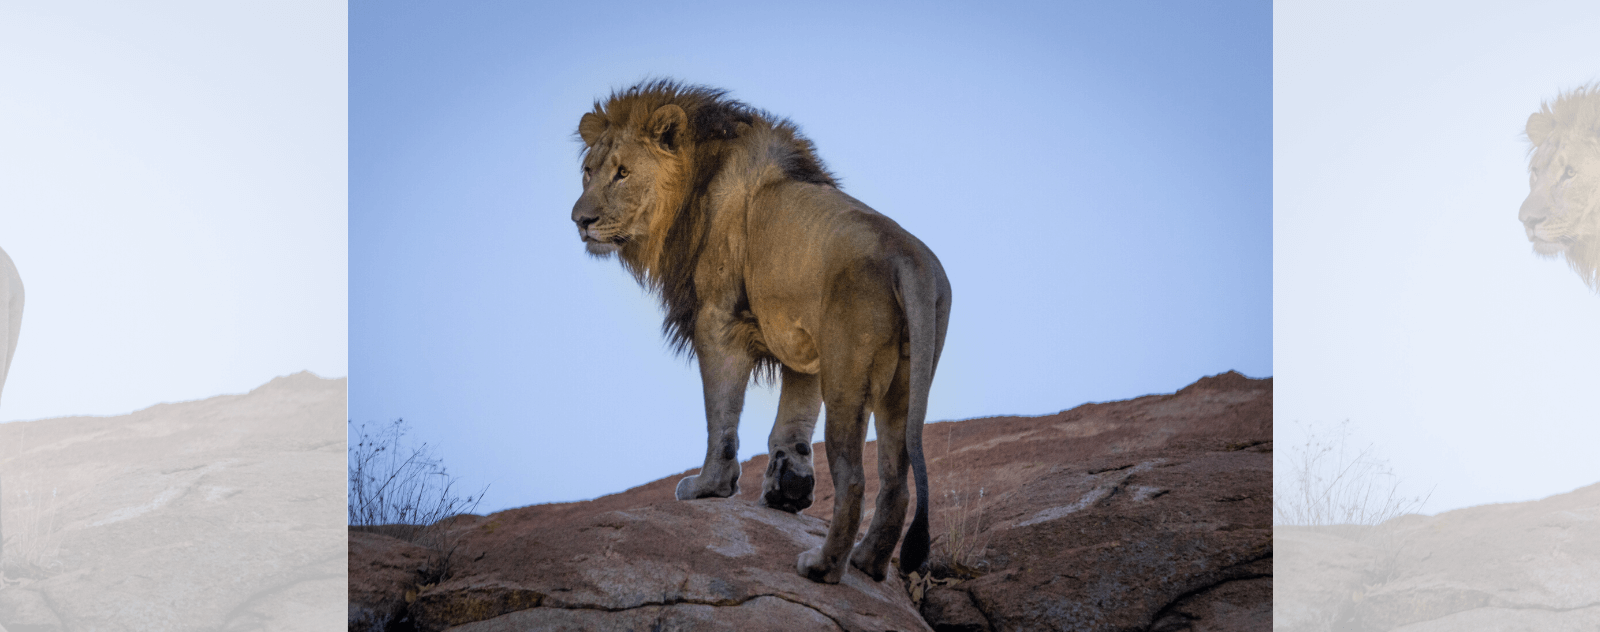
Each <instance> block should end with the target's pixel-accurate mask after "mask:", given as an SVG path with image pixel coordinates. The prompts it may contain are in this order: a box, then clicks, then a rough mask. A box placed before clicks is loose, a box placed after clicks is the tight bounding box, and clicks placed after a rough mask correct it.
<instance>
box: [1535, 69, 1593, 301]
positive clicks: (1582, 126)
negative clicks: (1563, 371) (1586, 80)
mask: <svg viewBox="0 0 1600 632" xmlns="http://www.w3.org/2000/svg"><path fill="white" fill-rule="evenodd" d="M1527 135H1528V141H1529V142H1530V143H1532V144H1533V147H1532V158H1531V159H1530V160H1529V162H1528V171H1529V175H1528V188H1529V189H1530V191H1529V193H1528V198H1527V199H1526V200H1524V201H1523V202H1522V209H1521V210H1520V211H1519V212H1518V213H1517V219H1519V220H1521V221H1522V225H1523V228H1524V230H1526V231H1527V235H1528V241H1530V242H1533V250H1534V252H1536V253H1538V254H1539V255H1541V256H1545V257H1554V256H1556V255H1563V256H1565V257H1566V258H1567V263H1568V264H1570V265H1571V266H1572V269H1573V270H1574V271H1576V272H1577V273H1578V276H1580V277H1582V278H1583V281H1584V283H1587V284H1588V285H1589V287H1591V288H1595V289H1597V290H1600V84H1597V85H1590V86H1586V87H1582V88H1578V89H1576V90H1573V91H1572V92H1568V93H1566V94H1563V95H1561V98H1559V99H1557V100H1556V101H1555V102H1554V103H1545V104H1543V105H1542V106H1541V107H1540V109H1539V111H1538V112H1535V113H1534V114H1533V115H1532V116H1529V117H1528V125H1527Z"/></svg>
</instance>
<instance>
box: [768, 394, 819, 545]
mask: <svg viewBox="0 0 1600 632" xmlns="http://www.w3.org/2000/svg"><path fill="white" fill-rule="evenodd" d="M782 373H783V392H782V394H780V395H779V396H778V419H777V421H776V422H774V423H773V425H772V435H771V436H769V437H768V438H767V471H766V475H765V476H764V477H763V478H762V481H761V499H760V500H759V501H757V502H759V503H760V504H761V505H762V506H763V507H771V508H773V509H782V510H784V511H787V512H789V513H798V512H799V511H800V510H802V509H805V508H806V507H810V506H811V502H812V500H813V497H812V490H813V489H814V488H815V487H816V469H815V467H814V466H813V465H812V456H811V434H812V431H814V430H815V429H816V427H817V412H818V411H819V410H821V408H822V390H821V388H820V380H819V379H818V378H817V376H816V375H809V374H806V373H801V372H799V371H795V370H792V369H790V368H789V367H783V371H782Z"/></svg>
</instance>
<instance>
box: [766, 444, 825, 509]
mask: <svg viewBox="0 0 1600 632" xmlns="http://www.w3.org/2000/svg"><path fill="white" fill-rule="evenodd" d="M774 454H775V456H774V457H773V458H772V459H771V460H770V461H768V462H767V472H766V475H765V476H764V477H763V478H762V480H761V500H760V501H758V502H759V503H760V504H761V506H763V507H771V508H773V509H781V510H783V511H787V512H789V513H799V512H800V510H802V509H805V508H806V507H810V506H811V501H812V490H813V489H814V488H816V485H817V479H816V476H815V475H814V474H813V472H812V469H811V459H810V458H809V457H807V458H804V459H802V458H798V457H796V456H795V455H792V454H786V453H784V452H783V451H781V450H780V451H778V452H776V453H774Z"/></svg>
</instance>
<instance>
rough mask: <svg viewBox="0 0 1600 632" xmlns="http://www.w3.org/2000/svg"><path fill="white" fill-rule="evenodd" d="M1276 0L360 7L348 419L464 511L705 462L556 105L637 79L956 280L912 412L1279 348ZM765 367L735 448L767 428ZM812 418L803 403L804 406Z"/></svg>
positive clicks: (694, 405)
mask: <svg viewBox="0 0 1600 632" xmlns="http://www.w3.org/2000/svg"><path fill="white" fill-rule="evenodd" d="M1271 19H1272V18H1271V7H1270V5H1269V4H1267V3H1264V2H1250V3H1221V4H1206V5H1196V4H1191V3H1177V2H1173V3H1164V4H1160V5H1158V4H1149V3H998V4H997V3H990V4H986V5H983V6H982V8H981V9H978V8H974V7H973V6H968V5H966V4H959V3H922V4H896V5H890V4H881V5H878V6H875V7H869V6H862V5H860V4H857V3H837V4H832V5H828V4H810V5H805V8H804V9H803V10H802V9H799V8H797V5H791V6H788V7H782V6H781V5H774V4H765V3H744V2H738V3H642V4H637V3H621V4H610V5H606V7H605V8H604V10H600V9H597V8H594V7H592V6H581V5H579V4H575V3H569V4H566V5H564V6H559V5H557V3H522V2H477V3H467V4H463V3H449V4H446V3H378V2H367V3H355V4H354V5H352V7H351V15H350V229H349V230H350V369H351V371H350V378H351V379H350V395H351V399H350V415H351V417H352V418H353V419H354V420H355V421H357V422H363V421H375V422H376V421H384V420H391V419H394V418H397V417H404V418H406V419H407V420H408V421H409V422H411V423H412V425H413V435H414V437H415V438H416V439H418V440H426V441H428V442H430V443H431V444H434V445H436V446H437V447H438V449H439V454H440V455H441V456H443V457H444V460H445V462H446V464H447V465H448V466H449V467H450V468H451V470H452V472H454V473H456V474H458V475H459V476H461V479H462V483H463V484H464V485H466V486H467V487H477V486H479V485H483V484H491V485H492V489H491V491H490V493H489V496H488V498H487V500H486V502H485V504H484V505H483V506H482V507H481V508H480V509H484V510H494V509H500V508H505V507H512V506H520V505H525V504H531V503H538V502H550V501H563V500H578V499H584V498H592V497H595V496H598V495H602V494H606V493H610V492H615V491H620V490H622V489H625V488H628V487H630V486H633V485H637V484H641V483H645V482H647V481H650V480H653V479H655V478H658V477H661V476H664V475H667V474H671V473H674V472H678V471H682V470H684V469H687V468H690V467H695V466H698V465H699V464H700V462H701V460H702V458H703V456H704V445H705V422H704V409H703V403H702V399H701V390H700V385H699V376H698V374H697V373H696V372H695V370H694V369H693V366H692V365H690V364H688V363H686V362H685V361H684V360H683V359H681V358H676V357H673V356H672V355H671V354H670V353H669V352H668V351H667V349H666V347H665V344H664V342H663V340H662V337H661V334H660V324H661V313H660V311H659V308H658V307H657V303H656V299H655V298H654V297H652V296H649V295H646V294H645V293H644V291H643V290H641V289H640V288H639V287H638V286H637V285H636V284H635V283H634V282H633V281H632V279H631V278H630V277H629V276H628V275H627V274H626V273H624V272H623V271H622V269H621V267H620V266H619V265H618V264H617V262H616V261H614V260H605V261H602V260H596V259H592V258H590V257H589V256H587V255H585V254H584V253H583V248H582V245H581V243H580V241H579V240H578V238H577V234H576V230H575V228H574V227H573V225H572V223H571V221H570V219H569V214H570V211H571V208H572V204H573V202H574V201H575V200H576V199H577V196H578V194H579V192H580V181H579V169H578V162H577V156H578V150H579V146H578V144H577V143H576V142H575V141H574V139H573V133H574V131H575V130H576V126H577V123H578V118H579V116H581V115H582V114H583V113H584V112H585V111H587V110H588V109H589V108H590V106H591V104H592V102H593V101H594V100H595V99H596V98H599V97H603V96H605V95H606V94H607V93H608V92H609V91H611V90H612V89H617V88H622V87H626V86H628V85H631V84H633V83H635V82H637V81H639V80H641V79H645V78H650V77H674V78H679V79H682V80H686V81H689V82H693V83H703V84H708V85H712V86H717V87H722V88H727V89H729V90H731V91H732V96H734V97H735V98H738V99H740V100H743V101H745V102H747V103H749V104H751V105H754V106H756V107H759V108H762V109H765V110H768V111H771V112H773V113H775V114H778V115H780V116H786V117H790V118H792V119H793V120H794V121H795V122H797V123H798V124H799V125H800V126H801V128H802V129H803V130H804V132H805V133H806V134H807V135H808V136H810V138H811V139H812V140H813V141H815V142H816V144H817V147H818V149H819V152H820V154H821V156H822V158H823V160H824V161H826V163H827V164H828V166H829V167H830V168H831V169H832V170H833V171H834V172H835V173H837V174H838V175H839V176H840V177H841V179H842V183H843V188H844V190H845V191H847V192H849V193H850V194H851V195H853V196H855V197H856V198H858V199H860V200H862V201H864V202H866V203H867V204H869V205H871V206H873V207H874V208H876V209H877V210H879V211H881V212H883V213H884V214H886V215H888V216H890V217H892V218H894V219H895V220H896V221H897V222H899V223H900V224H901V225H902V226H904V227H905V228H907V229H908V230H910V231H911V232H912V233H913V234H915V235H917V236H918V237H920V238H921V239H922V240H923V241H924V242H925V243H927V244H928V245H929V247H931V248H932V249H933V251H934V252H935V253H936V254H937V255H938V256H939V257H940V259H941V260H942V262H943V263H944V267H945V269H946V270H947V272H948V273H949V277H950V281H951V284H952V286H953V292H954V306H953V309H952V314H951V324H950V330H949V340H948V342H947V345H946V347H945V350H944V355H943V358H942V360H941V363H940V366H939V372H938V377H937V379H936V380H935V382H934V386H933V394H932V398H931V401H930V410H929V419H930V421H933V420H948V419H961V418H970V417H976V416H988V415H998V414H1008V413H1011V414H1019V413H1020V414H1044V413H1053V412H1056V411H1059V410H1062V409H1065V408H1070V407H1073V406H1076V405H1078V404H1081V403H1084V402H1087V401H1104V400H1116V399H1125V398H1130V397H1136V396H1140V395H1145V394H1149V393H1161V392H1171V391H1173V390H1176V389H1178V388H1180V387H1182V386H1184V385H1186V384H1189V383H1191V382H1193V381H1195V380H1196V379H1198V378H1200V377H1202V376H1205V375H1209V374H1215V373H1219V372H1223V371H1227V370H1230V369H1233V370H1238V371H1240V372H1243V373H1245V374H1246V375H1250V376H1256V377H1262V376H1268V375H1272V374H1273V369H1274V367H1273V357H1272V346H1271V344H1272V338H1271V331H1272V311H1271V309H1272V306H1271V301H1272V298H1271V296H1272V295H1271V290H1272V241H1271V239H1272V214H1271V185H1272V180H1271V149H1272V143H1271V122H1272V102H1271V99H1272V92H1271V90H1272V88H1271V72H1272V66H1271V62H1272V60H1271V52H1272V51H1271V41H1272V40H1271ZM776 399H777V396H776V392H775V391H774V390H768V389H766V388H763V387H756V388H753V389H752V391H751V392H750V394H749V396H748V398H747V400H746V407H745V412H744V417H743V419H744V422H743V424H742V426H741V430H742V432H741V437H742V439H741V440H742V447H741V449H740V457H741V458H747V457H749V456H752V455H755V454H760V453H763V452H765V450H766V447H765V443H766V441H765V439H766V434H767V432H768V431H769V430H770V428H771V425H772V420H773V415H774V414H775V409H776ZM819 429H820V424H819Z"/></svg>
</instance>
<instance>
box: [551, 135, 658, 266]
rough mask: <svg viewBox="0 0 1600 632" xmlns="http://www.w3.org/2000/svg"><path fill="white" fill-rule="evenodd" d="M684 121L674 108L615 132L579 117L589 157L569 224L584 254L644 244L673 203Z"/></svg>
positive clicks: (611, 251) (603, 252)
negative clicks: (645, 122) (573, 225)
mask: <svg viewBox="0 0 1600 632" xmlns="http://www.w3.org/2000/svg"><path fill="white" fill-rule="evenodd" d="M669 108H670V110H669ZM683 120H684V112H683V110H682V109H680V108H678V107H677V106H673V105H669V106H664V107H662V108H661V110H658V111H657V112H656V113H655V115H654V116H652V117H651V120H650V123H651V124H650V125H648V126H646V127H644V128H642V129H627V128H622V129H618V127H619V126H614V125H611V124H609V122H607V121H606V120H605V119H604V118H602V117H601V116H600V115H597V114H585V115H584V116H583V120H582V121H581V122H580V123H579V125H578V133H579V135H580V136H582V137H583V140H584V143H585V144H586V145H587V146H588V153H587V154H586V155H585V156H584V160H583V195H582V196H579V197H578V202H577V203H576V204H573V205H572V221H573V222H575V223H577V225H578V236H579V237H580V238H582V239H583V242H584V244H585V247H586V248H587V250H588V251H589V254H592V255H597V256H605V255H609V254H611V253H613V252H616V251H617V250H619V249H621V248H622V247H623V246H625V245H627V244H628V242H630V241H635V240H642V239H644V238H646V237H647V236H648V235H649V234H650V229H651V225H652V221H653V220H655V219H656V217H657V216H658V215H659V214H661V213H662V210H661V209H662V208H663V207H664V206H666V205H667V204H670V203H672V202H673V201H674V200H673V198H674V196H673V190H674V186H675V184H676V183H677V181H678V178H677V177H676V176H677V174H678V173H679V171H680V164H681V163H680V160H681V157H682V156H681V154H682V151H680V150H681V147H680V146H679V145H678V143H677V142H676V141H677V140H678V139H677V138H676V137H675V136H676V132H677V130H680V129H682V125H681V123H682V122H683Z"/></svg>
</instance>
